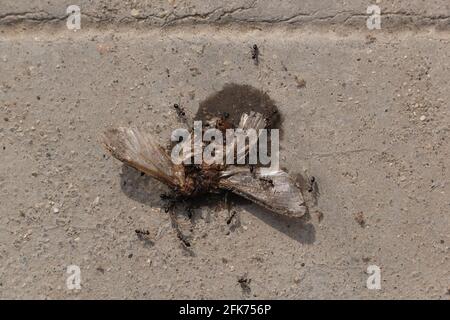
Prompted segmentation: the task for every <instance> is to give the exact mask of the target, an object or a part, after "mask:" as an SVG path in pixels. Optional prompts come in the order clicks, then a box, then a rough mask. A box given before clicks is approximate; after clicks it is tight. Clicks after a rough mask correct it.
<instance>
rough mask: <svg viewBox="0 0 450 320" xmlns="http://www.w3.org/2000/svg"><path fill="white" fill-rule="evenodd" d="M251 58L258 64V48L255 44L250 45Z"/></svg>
mask: <svg viewBox="0 0 450 320" xmlns="http://www.w3.org/2000/svg"><path fill="white" fill-rule="evenodd" d="M252 59H253V61H254V62H255V64H256V65H258V64H259V48H258V46H257V45H256V44H254V45H253V47H252Z"/></svg>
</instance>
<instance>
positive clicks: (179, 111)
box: [173, 103, 186, 120]
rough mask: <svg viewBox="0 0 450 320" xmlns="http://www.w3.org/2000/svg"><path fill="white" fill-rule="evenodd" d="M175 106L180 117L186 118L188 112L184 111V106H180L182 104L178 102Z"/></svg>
mask: <svg viewBox="0 0 450 320" xmlns="http://www.w3.org/2000/svg"><path fill="white" fill-rule="evenodd" d="M173 107H174V108H175V110H176V111H177V116H178V117H180V118H182V119H183V120H184V119H185V117H186V112H185V111H184V108H182V107H180V106H179V105H178V103H175V104H174V105H173Z"/></svg>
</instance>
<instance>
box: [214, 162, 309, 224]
mask: <svg viewBox="0 0 450 320" xmlns="http://www.w3.org/2000/svg"><path fill="white" fill-rule="evenodd" d="M262 172H264V174H262ZM219 187H220V188H222V189H226V190H229V191H232V192H233V193H235V194H237V195H240V196H242V197H244V198H247V199H249V200H251V201H253V202H255V203H257V204H259V205H261V206H263V207H265V208H267V209H269V210H271V211H274V212H276V213H279V214H283V215H287V216H291V217H302V216H303V215H304V214H305V213H306V211H307V207H306V204H305V201H304V199H303V195H302V193H301V191H300V188H299V187H298V186H297V185H296V183H295V180H294V179H293V178H292V177H290V176H289V174H288V173H286V172H284V171H281V170H276V171H261V169H259V168H258V169H254V170H253V171H251V170H250V169H249V168H248V167H231V166H230V167H228V169H227V170H226V171H223V172H222V173H221V179H220V180H219Z"/></svg>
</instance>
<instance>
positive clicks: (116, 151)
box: [100, 127, 185, 188]
mask: <svg viewBox="0 0 450 320" xmlns="http://www.w3.org/2000/svg"><path fill="white" fill-rule="evenodd" d="M100 143H101V144H102V145H103V147H104V148H105V149H106V150H107V151H108V152H109V153H111V155H112V156H113V157H115V158H116V159H118V160H120V161H122V162H123V163H126V164H127V165H129V166H131V167H133V168H135V169H137V170H139V171H141V172H144V173H145V174H147V175H149V176H151V177H153V178H155V179H157V180H159V181H161V182H163V183H165V184H167V185H168V186H171V187H172V188H180V187H182V186H183V185H184V182H185V172H184V167H183V165H174V164H173V163H172V160H171V158H170V156H169V155H168V154H167V153H166V151H165V150H164V149H163V148H162V147H161V146H160V145H159V144H158V143H157V142H156V141H155V139H154V138H153V137H152V136H151V135H149V134H144V133H142V132H141V131H139V130H138V129H136V128H124V127H119V128H113V129H109V130H107V131H106V132H105V133H103V134H102V135H101V136H100Z"/></svg>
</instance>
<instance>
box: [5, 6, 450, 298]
mask: <svg viewBox="0 0 450 320" xmlns="http://www.w3.org/2000/svg"><path fill="white" fill-rule="evenodd" d="M55 2H57V1H35V2H33V5H31V6H30V7H28V4H27V6H25V4H24V3H22V2H17V1H16V2H12V1H6V5H2V8H1V9H0V10H1V11H0V16H1V17H2V18H0V22H1V23H2V25H1V26H0V30H1V29H2V28H3V30H2V32H1V33H0V71H1V72H0V152H1V155H2V157H1V159H2V161H1V162H0V203H1V206H0V208H1V209H0V298H51V299H55V298H70V299H72V298H73V299H77V298H142V299H153V298H178V299H183V298H237V299H239V298H289V299H298V298H301V299H304V298H320V299H322V298H331V299H335V298H347V299H348V298H369V299H379V298H397V299H403V298H432V299H448V298H449V289H450V288H449V286H450V260H449V243H450V236H449V234H450V233H449V228H450V218H449V213H448V212H449V211H448V210H449V206H450V202H449V196H448V195H449V193H450V185H449V180H450V170H449V161H448V159H449V156H450V145H449V142H448V137H449V120H450V114H449V112H448V101H449V99H450V94H449V92H450V81H449V69H450V59H449V52H450V43H449V41H450V35H449V34H448V32H447V31H445V30H441V31H435V30H429V29H419V30H414V31H405V30H403V29H410V27H411V26H413V27H414V28H417V26H418V24H417V23H416V22H417V21H422V22H424V24H426V25H428V22H427V21H428V20H427V19H426V18H424V17H423V16H439V17H440V18H439V19H440V20H442V21H447V17H446V15H448V12H449V5H448V3H447V2H445V1H434V2H432V3H431V2H430V3H427V6H425V5H424V4H423V2H422V1H412V2H411V3H412V4H411V6H408V7H407V6H406V4H407V3H409V2H406V1H396V2H395V5H392V7H391V5H386V8H388V9H390V10H392V12H402V15H403V14H405V15H412V16H416V17H418V18H417V19H418V20H417V21H416V22H414V21H412V22H411V23H407V22H405V21H403V22H401V23H402V26H403V27H404V28H402V30H401V31H400V29H399V30H398V31H395V30H394V31H389V32H385V31H384V30H381V31H377V32H369V31H367V30H360V28H359V27H357V26H355V28H354V32H346V33H344V34H342V33H336V32H332V31H329V30H328V31H326V30H321V31H318V30H315V31H313V30H311V31H308V30H303V29H297V28H295V27H294V28H292V27H289V28H287V27H286V24H288V23H290V22H293V20H292V18H289V17H293V16H294V15H297V16H298V18H299V20H298V21H301V20H302V19H303V18H302V17H303V16H305V17H306V16H310V17H311V16H314V17H316V18H317V17H319V16H327V15H336V14H338V15H339V12H345V14H347V13H350V14H352V15H353V12H355V14H358V15H359V14H361V12H360V10H359V8H363V11H362V13H364V11H365V8H364V7H365V6H366V2H362V1H352V4H347V3H344V2H345V1H321V2H318V1H304V2H302V3H299V2H298V1H291V2H290V1H287V2H285V3H284V5H277V6H273V5H271V3H272V2H269V1H267V2H265V1H257V2H244V1H242V2H227V5H226V6H225V7H224V6H222V5H221V4H220V3H219V2H214V1H211V2H209V5H208V6H203V5H199V4H197V2H194V1H193V2H192V3H191V4H189V3H183V4H181V3H178V2H177V1H175V2H161V4H158V5H156V4H153V2H152V5H150V4H148V5H147V4H146V3H145V2H141V3H140V4H136V3H135V2H131V1H130V2H119V1H113V2H112V3H110V2H109V1H97V2H95V4H90V3H91V2H90V1H89V2H88V1H86V4H84V3H83V2H82V1H81V3H82V5H81V6H85V7H87V8H88V11H86V12H85V13H84V14H86V15H90V16H92V19H94V20H95V19H100V20H103V23H104V24H103V25H102V26H101V28H100V27H98V26H97V27H96V26H94V25H92V26H91V27H90V28H87V29H86V30H85V29H82V30H80V31H78V32H76V33H74V32H69V31H67V30H64V28H63V27H61V28H60V27H59V26H58V24H56V25H53V26H52V27H50V29H46V24H47V23H49V22H51V20H54V19H56V20H60V21H59V23H61V24H64V19H63V17H64V10H65V9H64V7H63V8H62V9H61V8H60V7H61V5H60V2H59V1H58V5H57V6H55V5H54V3H55ZM61 3H64V1H62V2H61ZM122 3H123V4H122ZM175 5H176V8H175ZM380 5H381V6H383V3H381V4H380ZM194 6H195V8H196V9H195V11H193V9H192V8H193V7H194ZM134 8H137V9H139V10H141V11H142V14H143V16H144V17H146V18H145V19H144V20H145V21H147V20H148V21H147V22H149V21H151V23H150V24H156V25H158V26H160V25H162V24H167V23H168V21H169V20H170V19H172V20H170V21H174V20H173V19H176V18H175V14H174V13H173V10H179V11H178V12H179V14H177V16H183V15H184V16H185V18H182V19H179V20H178V22H181V21H183V22H184V25H180V26H178V27H174V28H171V29H168V30H165V29H158V28H152V27H148V28H144V29H139V31H136V30H135V29H134V28H133V27H131V26H129V27H127V28H126V30H119V31H116V32H114V31H112V30H113V29H114V28H115V27H116V26H117V24H116V23H118V24H120V23H121V22H120V21H123V20H122V18H123V17H127V18H126V19H137V18H130V17H129V16H128V12H129V11H130V10H132V9H134ZM174 8H175V9H174ZM99 9H102V10H99ZM82 10H83V9H82ZM141 11H140V12H141ZM87 12H90V13H87ZM163 12H164V13H163ZM167 12H172V14H170V13H167ZM224 12H228V13H225V14H224ZM356 12H359V13H356ZM158 15H161V16H162V17H171V18H170V19H169V18H161V19H160V18H158ZM36 17H44V18H43V19H41V18H36ZM83 18H85V16H83ZM286 18H289V19H286ZM295 19H297V18H295ZM314 19H315V18H314ZM314 19H313V20H314ZM433 19H435V18H433ZM16 20H17V21H16ZM28 20H30V21H28ZM38 20H40V21H39V23H40V26H39V27H36V28H35V27H33V26H32V24H33V23H36V22H37V21H38ZM222 20H229V21H234V22H236V24H237V25H235V26H234V25H230V26H219V25H216V24H215V22H218V21H222ZM283 20H284V22H283ZM364 20H365V18H364ZM33 21H34V22H33ZM117 21H119V22H117ZM199 21H200V22H203V25H201V26H195V25H193V22H199ZM252 21H259V22H261V21H264V22H266V23H267V25H266V26H262V27H261V26H260V25H259V24H258V25H256V24H255V25H254V24H253V23H252ZM273 21H275V22H276V21H278V22H276V23H273V24H274V25H272V22H273ZM296 21H297V20H296ZM302 21H303V20H302ZM304 21H306V20H304ZM24 23H26V24H27V25H25V24H24ZM326 23H328V25H329V26H330V28H331V29H332V28H334V27H336V25H335V23H334V21H328V22H326ZM364 23H365V22H364ZM419 25H420V24H419ZM363 28H365V27H363ZM331 29H330V30H331ZM50 30H52V32H50ZM350 30H352V29H350ZM254 43H257V44H258V46H259V48H260V51H261V58H260V64H259V65H258V66H255V65H254V63H253V62H252V60H251V54H250V47H251V45H253V44H254ZM227 83H236V84H248V85H251V86H253V87H255V88H258V89H261V90H263V91H265V92H267V94H268V95H269V96H270V97H271V98H272V99H273V100H274V101H275V102H276V104H277V106H278V108H279V110H280V112H281V113H282V115H283V118H284V121H283V123H282V129H283V138H282V141H281V147H282V150H281V156H282V160H281V162H282V165H283V166H284V167H286V168H287V169H288V170H289V171H290V172H292V173H305V172H306V173H307V174H309V175H313V176H315V177H316V179H317V181H318V185H319V188H320V197H319V201H318V204H317V205H316V206H311V215H310V216H311V217H310V219H309V220H307V219H303V220H299V221H298V220H291V219H287V218H284V217H280V216H277V215H274V214H272V213H270V212H268V211H265V210H263V209H261V208H259V207H257V206H256V205H252V204H249V203H246V202H244V203H242V202H236V201H235V203H234V204H233V210H235V211H236V212H237V216H236V218H235V219H234V220H233V222H232V223H231V224H227V222H226V221H227V218H228V214H229V213H228V211H227V210H226V209H225V208H224V206H223V203H222V202H223V201H222V200H220V199H218V200H217V199H211V201H210V203H209V205H202V206H200V207H199V208H197V209H195V211H194V217H193V219H192V221H189V220H187V219H186V221H185V224H186V229H192V230H190V232H191V235H192V238H193V241H192V248H191V252H187V251H186V250H185V249H183V248H182V246H181V244H180V241H179V240H178V239H177V237H176V235H175V232H174V230H173V229H172V228H171V226H170V220H169V217H168V215H167V214H166V213H165V212H164V210H163V209H162V208H161V206H162V202H161V200H160V198H159V195H160V193H162V192H164V190H165V187H164V186H162V185H161V184H159V183H156V182H155V181H154V180H152V179H150V178H147V177H145V176H144V177H142V176H141V175H140V174H139V173H138V172H136V171H135V170H132V169H129V168H127V167H124V166H122V165H121V164H120V163H119V162H118V161H116V160H114V159H113V158H111V157H109V156H107V155H105V152H104V151H103V150H102V149H101V148H100V146H99V144H98V142H97V136H98V134H99V133H100V132H101V131H102V130H103V129H104V128H106V127H107V126H110V125H114V126H117V125H131V124H133V125H137V126H139V127H142V128H145V129H146V130H148V131H149V132H152V133H154V134H155V135H157V136H158V137H159V138H160V140H161V142H162V143H166V142H167V141H168V140H169V137H170V132H171V130H172V129H173V128H176V127H179V126H180V124H179V122H178V120H177V117H176V115H175V112H174V110H173V109H172V108H171V105H173V104H174V103H178V104H180V105H181V106H183V107H184V108H185V109H186V110H187V113H188V115H189V116H193V115H194V114H195V112H196V111H197V108H198V106H199V104H200V103H201V102H202V101H203V100H205V99H206V98H207V97H208V96H209V95H211V94H214V93H215V92H217V91H219V90H221V89H222V88H223V86H224V85H225V84H227ZM136 229H144V230H148V231H149V236H148V237H147V238H146V239H142V238H139V237H138V236H137V235H136V233H135V230H136ZM72 264H75V265H78V266H79V267H80V269H81V286H82V288H81V290H68V289H67V287H66V278H67V276H68V275H67V274H66V268H67V266H68V265H72ZM369 265H377V266H379V267H380V268H381V279H382V282H381V286H382V288H381V290H369V289H367V288H366V279H367V277H368V275H367V274H366V269H367V267H368V266H369ZM243 276H245V277H247V278H249V279H251V282H250V284H249V285H250V290H251V291H250V293H248V292H246V291H245V290H243V289H242V288H241V286H240V284H239V283H238V279H239V278H240V277H243Z"/></svg>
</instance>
